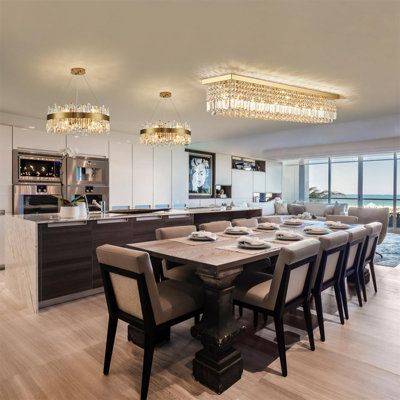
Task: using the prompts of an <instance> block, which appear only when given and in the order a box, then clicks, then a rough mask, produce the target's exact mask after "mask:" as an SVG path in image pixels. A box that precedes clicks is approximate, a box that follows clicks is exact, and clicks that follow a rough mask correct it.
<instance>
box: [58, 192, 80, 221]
mask: <svg viewBox="0 0 400 400" xmlns="http://www.w3.org/2000/svg"><path fill="white" fill-rule="evenodd" d="M60 202H61V207H60V217H61V218H79V217H83V216H84V217H86V199H85V197H84V196H78V197H76V198H75V199H73V200H68V199H64V198H63V197H61V198H60ZM83 210H84V211H83Z"/></svg>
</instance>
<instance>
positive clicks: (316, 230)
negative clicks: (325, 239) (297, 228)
mask: <svg viewBox="0 0 400 400" xmlns="http://www.w3.org/2000/svg"><path fill="white" fill-rule="evenodd" d="M303 232H304V233H305V234H307V235H313V236H320V235H327V234H329V233H332V231H331V230H330V229H328V228H325V227H323V226H319V225H309V226H306V227H304V229H303Z"/></svg>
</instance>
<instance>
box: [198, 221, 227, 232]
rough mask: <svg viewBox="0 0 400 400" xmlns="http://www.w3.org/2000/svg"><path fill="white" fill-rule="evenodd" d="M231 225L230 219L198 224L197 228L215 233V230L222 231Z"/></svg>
mask: <svg viewBox="0 0 400 400" xmlns="http://www.w3.org/2000/svg"><path fill="white" fill-rule="evenodd" d="M231 226H232V224H231V221H213V222H207V223H206V224H201V225H199V229H200V230H201V231H207V232H214V233H216V232H223V231H224V230H225V229H226V228H230V227H231Z"/></svg>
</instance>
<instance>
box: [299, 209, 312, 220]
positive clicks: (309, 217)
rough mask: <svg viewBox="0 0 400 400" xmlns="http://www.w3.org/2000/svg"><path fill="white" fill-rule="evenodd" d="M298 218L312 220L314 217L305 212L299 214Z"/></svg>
mask: <svg viewBox="0 0 400 400" xmlns="http://www.w3.org/2000/svg"><path fill="white" fill-rule="evenodd" d="M297 218H299V219H312V215H311V213H309V212H307V211H305V212H303V214H298V215H297Z"/></svg>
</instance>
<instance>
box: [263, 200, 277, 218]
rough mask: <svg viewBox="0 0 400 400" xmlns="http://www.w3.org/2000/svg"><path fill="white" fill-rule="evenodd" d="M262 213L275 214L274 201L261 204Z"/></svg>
mask: <svg viewBox="0 0 400 400" xmlns="http://www.w3.org/2000/svg"><path fill="white" fill-rule="evenodd" d="M262 213H263V215H274V214H275V201H274V200H271V201H267V202H266V203H263V205H262Z"/></svg>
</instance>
